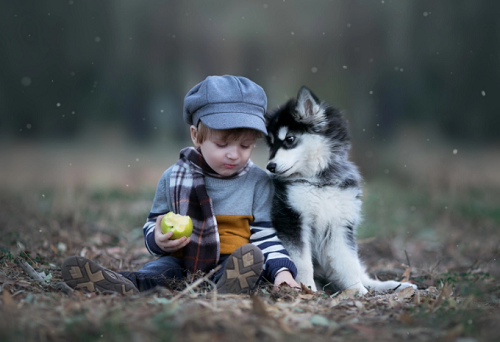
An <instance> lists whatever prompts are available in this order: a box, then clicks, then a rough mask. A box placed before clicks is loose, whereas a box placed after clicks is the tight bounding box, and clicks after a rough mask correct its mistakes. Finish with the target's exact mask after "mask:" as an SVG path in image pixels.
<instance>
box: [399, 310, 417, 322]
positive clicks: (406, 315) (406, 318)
mask: <svg viewBox="0 0 500 342" xmlns="http://www.w3.org/2000/svg"><path fill="white" fill-rule="evenodd" d="M398 319H399V321H400V322H402V323H404V324H413V322H414V319H413V317H412V316H411V315H410V314H409V313H407V312H403V313H402V314H401V315H399V318H398Z"/></svg>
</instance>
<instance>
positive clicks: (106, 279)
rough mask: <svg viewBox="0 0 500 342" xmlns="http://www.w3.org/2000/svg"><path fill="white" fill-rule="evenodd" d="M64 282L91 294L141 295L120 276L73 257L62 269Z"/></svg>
mask: <svg viewBox="0 0 500 342" xmlns="http://www.w3.org/2000/svg"><path fill="white" fill-rule="evenodd" d="M61 271H62V277H63V279H64V282H65V283H66V284H68V286H69V287H71V288H73V289H75V290H79V289H83V290H86V291H89V292H115V293H120V294H123V295H131V294H136V293H139V291H138V290H137V288H135V286H133V285H132V282H130V284H129V283H127V281H125V280H124V279H121V277H120V276H117V275H115V274H113V273H112V272H110V271H108V270H106V269H104V267H102V266H99V265H98V264H96V263H95V262H93V261H91V260H89V259H87V258H83V257H79V256H73V257H70V258H68V259H66V260H65V261H64V263H63V265H62V268H61Z"/></svg>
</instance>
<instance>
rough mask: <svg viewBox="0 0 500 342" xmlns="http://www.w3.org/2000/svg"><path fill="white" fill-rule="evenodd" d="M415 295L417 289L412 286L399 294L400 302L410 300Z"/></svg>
mask: <svg viewBox="0 0 500 342" xmlns="http://www.w3.org/2000/svg"><path fill="white" fill-rule="evenodd" d="M414 293H415V289H414V288H413V287H411V286H409V287H407V288H404V289H402V290H401V291H399V292H398V300H399V301H400V302H402V301H404V300H407V299H410V298H411V297H412V296H413V294H414Z"/></svg>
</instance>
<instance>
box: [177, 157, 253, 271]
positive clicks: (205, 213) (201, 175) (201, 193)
mask: <svg viewBox="0 0 500 342" xmlns="http://www.w3.org/2000/svg"><path fill="white" fill-rule="evenodd" d="M252 165H253V163H252V161H251V160H248V162H247V164H246V165H245V166H244V167H243V168H242V169H241V170H239V171H238V172H236V173H235V174H233V175H231V176H230V177H223V176H221V175H219V174H218V173H216V172H215V171H214V170H213V169H212V168H211V167H210V166H208V164H207V162H206V161H205V159H204V158H203V156H202V155H201V153H200V152H199V151H198V150H196V149H194V148H193V147H186V148H184V149H182V150H181V152H180V159H179V160H178V161H177V163H176V164H175V165H174V166H173V168H172V174H171V176H170V198H171V200H172V207H173V208H174V212H175V213H177V214H181V215H189V216H190V217H191V220H192V221H193V233H192V234H191V242H190V243H189V244H188V245H187V246H186V247H184V248H183V258H184V267H185V268H186V269H187V270H188V271H190V272H196V271H197V270H201V271H203V272H208V271H210V270H212V269H213V268H214V267H215V266H216V265H217V263H218V261H219V255H220V241H219V233H218V231H217V221H216V219H215V215H214V211H213V205H212V200H211V199H210V197H209V196H208V194H207V190H206V188H205V176H209V177H215V178H223V179H230V178H234V177H239V176H242V175H244V174H245V173H246V172H247V171H248V170H249V169H250V167H251V166H252Z"/></svg>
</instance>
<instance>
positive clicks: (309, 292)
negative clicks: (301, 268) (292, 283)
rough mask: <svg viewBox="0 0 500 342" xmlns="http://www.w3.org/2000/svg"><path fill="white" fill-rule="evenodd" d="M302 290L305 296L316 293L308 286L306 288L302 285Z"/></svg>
mask: <svg viewBox="0 0 500 342" xmlns="http://www.w3.org/2000/svg"><path fill="white" fill-rule="evenodd" d="M300 289H301V290H302V292H304V293H305V294H314V291H312V290H311V289H310V288H308V287H307V286H305V285H304V284H302V283H300Z"/></svg>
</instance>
